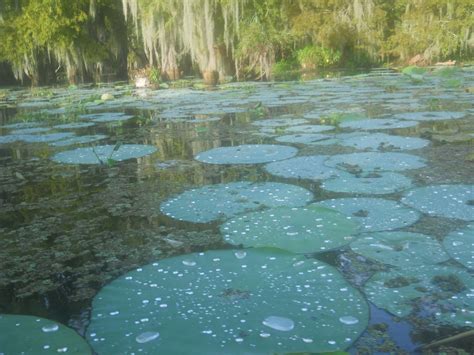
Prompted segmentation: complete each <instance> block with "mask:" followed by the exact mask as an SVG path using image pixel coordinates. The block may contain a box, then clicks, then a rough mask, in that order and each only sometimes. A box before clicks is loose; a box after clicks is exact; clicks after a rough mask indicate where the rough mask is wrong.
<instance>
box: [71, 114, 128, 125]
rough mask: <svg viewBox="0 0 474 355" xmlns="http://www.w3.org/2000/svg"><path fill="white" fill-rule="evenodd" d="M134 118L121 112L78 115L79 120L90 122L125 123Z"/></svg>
mask: <svg viewBox="0 0 474 355" xmlns="http://www.w3.org/2000/svg"><path fill="white" fill-rule="evenodd" d="M133 117H134V116H132V115H127V114H125V113H123V112H103V113H89V114H86V115H80V116H79V118H82V119H86V120H91V121H92V122H97V123H102V122H114V121H126V120H129V119H131V118H133Z"/></svg>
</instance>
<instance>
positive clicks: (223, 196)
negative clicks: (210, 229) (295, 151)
mask: <svg viewBox="0 0 474 355" xmlns="http://www.w3.org/2000/svg"><path fill="white" fill-rule="evenodd" d="M312 199H313V194H312V193H311V192H309V191H308V190H306V189H304V188H302V187H299V186H294V185H289V184H281V183H273V182H267V183H252V182H245V181H242V182H233V183H229V184H217V185H208V186H204V187H201V188H199V189H193V190H189V191H185V192H184V193H182V194H181V195H178V196H176V197H173V198H171V199H170V200H168V201H166V202H164V203H162V204H161V207H160V208H161V212H162V213H164V214H166V215H167V216H169V217H172V218H175V219H179V220H181V221H188V222H195V223H208V222H212V221H214V220H218V219H223V218H229V217H232V216H235V215H236V214H239V213H243V212H248V211H254V210H257V209H261V208H265V207H278V206H292V207H298V206H305V205H306V204H307V203H308V202H309V201H311V200H312Z"/></svg>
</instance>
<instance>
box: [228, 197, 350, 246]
mask: <svg viewBox="0 0 474 355" xmlns="http://www.w3.org/2000/svg"><path fill="white" fill-rule="evenodd" d="M358 227H359V225H358V223H357V222H355V221H351V220H349V219H348V218H347V217H346V216H344V215H343V214H341V213H339V212H337V211H335V210H332V209H329V208H325V207H318V206H314V205H311V206H308V207H303V208H301V207H300V208H295V207H293V208H290V207H280V208H272V209H269V210H265V211H257V212H253V213H247V214H244V215H240V216H237V217H235V218H233V219H231V220H229V221H227V222H226V223H225V224H223V225H222V226H221V232H222V234H223V235H224V239H225V240H226V241H227V242H229V243H231V244H234V245H243V246H244V247H271V248H279V249H284V250H287V251H291V252H294V253H311V252H318V251H325V250H330V249H335V248H339V247H341V246H343V245H346V244H348V243H350V242H351V241H352V240H353V237H352V234H354V233H355V232H356V231H357V228H358Z"/></svg>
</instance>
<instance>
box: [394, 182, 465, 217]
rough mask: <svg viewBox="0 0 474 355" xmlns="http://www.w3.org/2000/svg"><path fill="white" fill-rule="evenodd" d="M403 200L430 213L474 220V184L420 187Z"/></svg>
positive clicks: (409, 192)
mask: <svg viewBox="0 0 474 355" xmlns="http://www.w3.org/2000/svg"><path fill="white" fill-rule="evenodd" d="M401 201H402V202H403V203H404V204H407V205H408V206H411V207H413V208H416V209H417V210H419V211H421V212H423V213H426V214H428V215H433V216H441V217H447V218H457V219H463V220H465V221H474V185H433V186H425V187H420V188H418V189H414V190H411V191H408V192H407V193H406V194H405V196H404V197H403V198H402V200H401Z"/></svg>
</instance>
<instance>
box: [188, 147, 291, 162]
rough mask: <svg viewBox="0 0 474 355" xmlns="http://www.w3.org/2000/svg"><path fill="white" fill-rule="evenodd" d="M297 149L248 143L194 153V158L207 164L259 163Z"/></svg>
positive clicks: (283, 156) (278, 157)
mask: <svg viewBox="0 0 474 355" xmlns="http://www.w3.org/2000/svg"><path fill="white" fill-rule="evenodd" d="M297 153H298V149H296V148H294V147H288V146H284V145H275V144H248V145H238V146H235V147H220V148H215V149H211V150H208V151H206V152H203V153H200V154H198V155H196V157H195V159H196V160H198V161H201V162H203V163H208V164H259V163H268V162H272V161H277V160H283V159H288V158H292V157H294V156H295V155H296V154H297Z"/></svg>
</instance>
